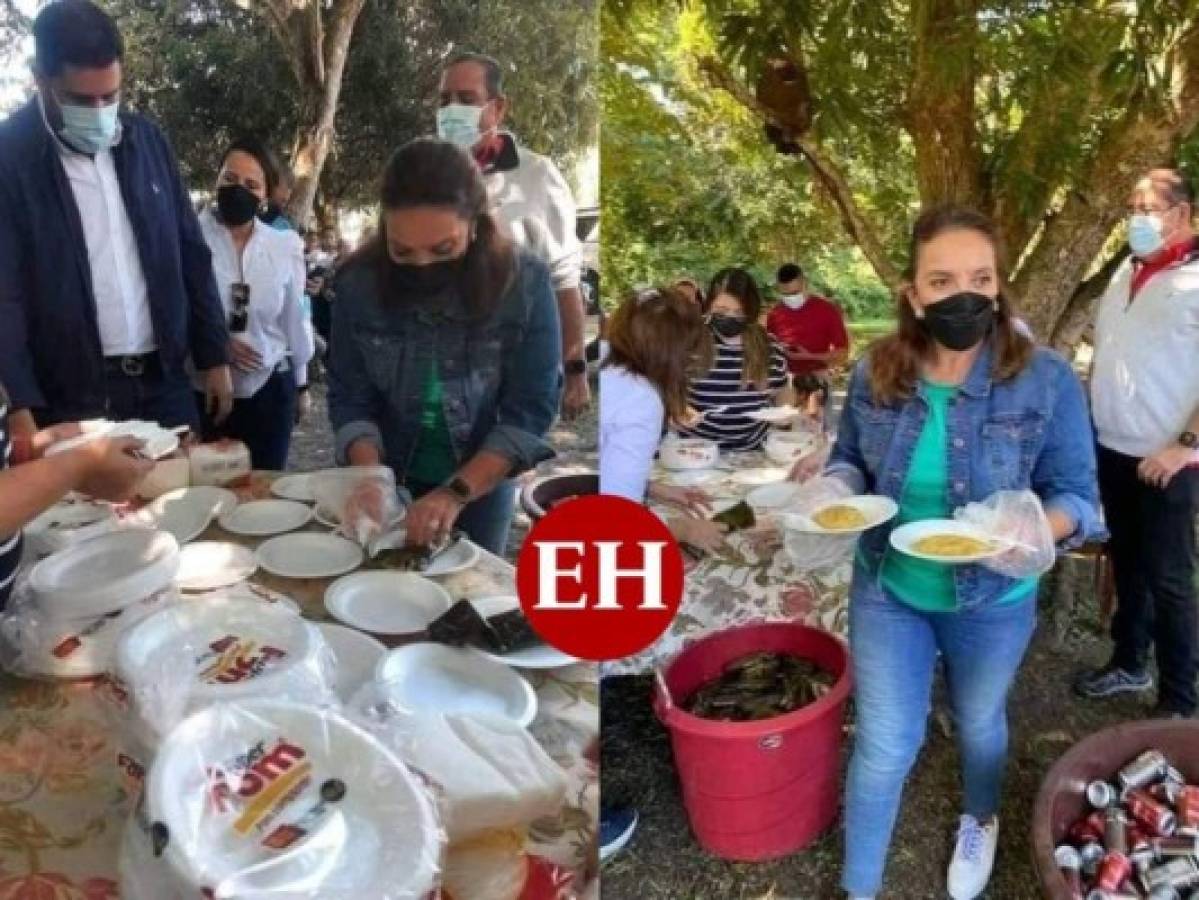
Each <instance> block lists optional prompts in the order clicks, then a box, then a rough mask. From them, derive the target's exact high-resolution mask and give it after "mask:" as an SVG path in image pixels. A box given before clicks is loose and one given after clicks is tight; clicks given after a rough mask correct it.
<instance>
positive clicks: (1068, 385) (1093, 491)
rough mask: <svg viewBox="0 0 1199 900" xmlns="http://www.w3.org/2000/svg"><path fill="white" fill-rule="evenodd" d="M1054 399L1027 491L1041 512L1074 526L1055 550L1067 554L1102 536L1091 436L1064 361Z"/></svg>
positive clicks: (1104, 532)
mask: <svg viewBox="0 0 1199 900" xmlns="http://www.w3.org/2000/svg"><path fill="white" fill-rule="evenodd" d="M1058 368H1059V373H1058V379H1057V398H1056V402H1055V405H1054V408H1053V411H1052V413H1051V415H1050V419H1049V422H1048V423H1047V425H1046V435H1045V445H1044V447H1042V449H1041V454H1040V456H1038V457H1037V461H1036V462H1035V463H1034V464H1033V470H1032V489H1033V491H1034V492H1035V493H1036V494H1037V496H1039V497H1040V498H1041V502H1042V503H1043V504H1044V505H1045V510H1046V512H1048V511H1050V510H1058V511H1060V512H1063V513H1065V514H1066V515H1068V516H1069V517H1070V519H1071V520H1072V521H1073V522H1074V524H1075V526H1076V527H1075V531H1074V533H1073V534H1072V535H1070V536H1069V537H1068V538H1066V539H1065V540H1064V541H1062V542H1061V544H1060V545H1059V546H1060V547H1061V549H1063V550H1073V549H1074V548H1075V547H1080V546H1082V545H1083V544H1085V543H1087V542H1088V541H1102V540H1106V539H1107V537H1108V534H1107V529H1106V528H1105V527H1104V525H1103V520H1102V517H1101V515H1100V504H1099V480H1098V465H1097V463H1096V461H1095V435H1094V432H1093V431H1092V429H1091V417H1090V414H1089V413H1088V411H1087V403H1086V397H1085V395H1084V394H1083V389H1082V384H1081V382H1079V380H1078V376H1077V375H1075V374H1074V371H1073V370H1072V369H1071V368H1070V367H1069V365H1068V364H1067V363H1066V362H1065V361H1059V363H1058Z"/></svg>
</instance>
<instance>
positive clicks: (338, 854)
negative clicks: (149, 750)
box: [120, 699, 445, 900]
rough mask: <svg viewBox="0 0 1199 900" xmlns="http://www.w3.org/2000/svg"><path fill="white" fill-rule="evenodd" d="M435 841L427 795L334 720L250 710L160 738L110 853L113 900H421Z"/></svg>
mask: <svg viewBox="0 0 1199 900" xmlns="http://www.w3.org/2000/svg"><path fill="white" fill-rule="evenodd" d="M444 846H445V834H444V832H443V830H442V828H441V823H440V821H439V819H438V814H437V808H436V804H435V803H434V801H433V798H432V797H431V795H430V792H429V790H428V787H427V786H426V785H425V784H424V782H423V781H422V780H421V779H420V777H419V776H417V775H416V774H415V773H413V772H412V771H411V770H410V769H409V768H408V766H406V765H405V764H404V762H403V761H402V760H401V759H400V758H399V756H398V755H397V754H396V753H395V752H394V751H392V750H390V749H388V748H387V747H386V746H385V745H384V744H383V742H381V741H380V740H379V739H378V738H377V737H375V736H374V735H372V734H371V733H370V732H369V731H367V730H366V729H364V728H362V727H360V726H359V725H356V724H355V723H354V722H352V721H351V720H350V719H349V718H347V717H346V716H344V715H342V714H341V713H339V712H336V711H333V710H329V709H318V708H314V707H312V706H309V705H307V704H303V703H295V702H288V701H279V700H265V699H255V700H246V701H244V702H239V703H222V704H216V705H214V706H210V707H208V708H207V709H204V710H202V711H200V712H197V713H195V714H194V715H192V716H189V717H188V718H187V719H186V720H184V721H183V722H181V723H180V724H179V725H177V726H176V727H175V728H174V729H173V730H172V731H171V732H170V734H169V735H168V736H167V738H166V740H165V741H164V742H163V744H162V747H161V748H160V750H159V753H158V756H157V757H156V758H155V760H154V763H153V765H152V766H151V767H150V769H149V772H148V775H147V778H146V789H145V794H144V797H143V800H142V803H141V804H140V806H139V808H138V810H137V811H136V812H135V813H134V815H133V816H132V818H131V820H130V822H129V823H128V825H127V828H126V832H125V838H124V841H123V844H122V849H121V859H120V879H121V895H122V897H124V898H126V900H143V898H144V900H150V898H153V900H194V898H197V897H211V898H213V900H278V898H281V897H287V898H289V900H309V898H311V900H363V898H372V900H426V898H428V897H429V896H430V895H431V894H432V893H433V892H434V891H435V890H436V889H437V887H438V885H439V883H440V877H441V871H442V856H443V851H444Z"/></svg>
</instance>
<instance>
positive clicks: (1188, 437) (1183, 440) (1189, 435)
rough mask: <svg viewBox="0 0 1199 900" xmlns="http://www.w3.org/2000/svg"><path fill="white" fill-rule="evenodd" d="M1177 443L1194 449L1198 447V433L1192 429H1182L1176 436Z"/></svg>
mask: <svg viewBox="0 0 1199 900" xmlns="http://www.w3.org/2000/svg"><path fill="white" fill-rule="evenodd" d="M1178 443H1180V444H1182V446H1184V447H1190V448H1191V449H1192V450H1194V449H1195V448H1196V447H1199V434H1195V432H1193V431H1184V432H1183V433H1182V435H1181V436H1180V437H1179V438H1178Z"/></svg>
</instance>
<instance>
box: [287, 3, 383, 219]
mask: <svg viewBox="0 0 1199 900" xmlns="http://www.w3.org/2000/svg"><path fill="white" fill-rule="evenodd" d="M264 2H265V15H266V18H267V22H268V23H269V24H270V26H271V30H272V32H274V34H275V36H276V37H277V38H278V39H279V42H280V44H281V45H282V46H283V50H284V51H285V52H286V53H287V56H288V61H289V62H290V63H291V67H292V72H293V73H294V74H295V76H296V83H297V85H298V87H299V91H300V125H299V127H298V128H297V131H296V140H295V145H294V148H293V152H292V168H293V170H294V172H295V177H296V183H295V187H294V189H293V190H292V195H291V200H290V201H289V202H288V204H287V212H288V216H289V217H290V218H291V220H292V221H293V222H296V223H299V224H301V225H304V224H307V223H308V221H309V219H310V218H311V216H312V207H313V202H314V201H315V199H316V192H317V187H318V186H319V185H320V180H321V172H322V171H323V170H324V168H325V162H326V161H327V160H328V158H329V153H330V152H331V151H332V148H333V140H334V135H335V131H334V124H335V121H336V118H337V104H338V100H339V99H340V97H341V83H342V79H343V78H344V77H345V68H346V59H347V58H348V57H349V52H350V39H351V38H352V37H353V35H354V25H355V23H356V22H357V21H358V16H359V14H360V13H361V12H362V7H363V5H364V3H365V0H332V3H331V5H328V6H327V7H326V6H325V4H324V3H323V0H264Z"/></svg>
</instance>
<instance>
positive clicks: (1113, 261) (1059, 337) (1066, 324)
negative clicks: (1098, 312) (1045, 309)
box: [1049, 246, 1128, 353]
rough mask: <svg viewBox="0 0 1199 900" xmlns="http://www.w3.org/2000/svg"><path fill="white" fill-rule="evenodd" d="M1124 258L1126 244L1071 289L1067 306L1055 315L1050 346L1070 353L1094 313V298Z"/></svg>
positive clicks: (1080, 338) (1100, 293) (1101, 293)
mask: <svg viewBox="0 0 1199 900" xmlns="http://www.w3.org/2000/svg"><path fill="white" fill-rule="evenodd" d="M1126 259H1128V247H1127V246H1124V247H1121V248H1120V249H1119V250H1118V251H1116V252H1115V253H1113V254H1112V256H1111V258H1110V259H1109V260H1108V261H1107V262H1105V263H1104V264H1103V265H1102V266H1100V267H1099V271H1097V272H1096V273H1095V274H1094V275H1092V276H1091V277H1090V278H1088V279H1087V280H1086V281H1084V282H1083V283H1082V284H1080V285H1079V286H1078V290H1076V291H1075V292H1074V296H1072V297H1071V298H1070V302H1069V303H1068V304H1066V309H1065V310H1064V311H1063V312H1062V314H1061V316H1060V317H1059V318H1058V322H1057V326H1056V327H1055V328H1054V330H1053V334H1052V335H1051V337H1050V339H1049V344H1050V346H1051V347H1053V348H1054V349H1055V350H1060V351H1062V352H1063V353H1069V352H1070V351H1071V350H1073V349H1074V348H1075V347H1077V346H1078V345H1079V343H1080V342H1081V341H1082V339H1083V336H1084V335H1085V334H1086V331H1087V326H1089V325H1090V324H1091V320H1092V319H1093V317H1094V316H1093V311H1094V309H1095V302H1096V301H1097V300H1098V299H1099V298H1100V297H1101V296H1103V292H1104V291H1105V290H1107V286H1108V284H1109V283H1110V282H1111V280H1112V276H1114V275H1115V274H1116V270H1117V269H1118V268H1120V265H1121V263H1123V262H1124V260H1126Z"/></svg>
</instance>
